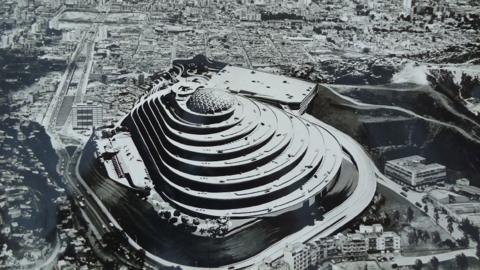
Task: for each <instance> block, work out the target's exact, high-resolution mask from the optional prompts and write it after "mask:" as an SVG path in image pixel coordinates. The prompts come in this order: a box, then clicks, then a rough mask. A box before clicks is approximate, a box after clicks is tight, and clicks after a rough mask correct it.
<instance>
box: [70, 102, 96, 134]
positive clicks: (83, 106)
mask: <svg viewBox="0 0 480 270" xmlns="http://www.w3.org/2000/svg"><path fill="white" fill-rule="evenodd" d="M72 123H73V129H77V130H78V129H89V128H92V127H94V126H95V127H98V126H101V125H103V107H102V105H101V104H95V103H93V102H87V103H78V104H75V105H73V107H72Z"/></svg>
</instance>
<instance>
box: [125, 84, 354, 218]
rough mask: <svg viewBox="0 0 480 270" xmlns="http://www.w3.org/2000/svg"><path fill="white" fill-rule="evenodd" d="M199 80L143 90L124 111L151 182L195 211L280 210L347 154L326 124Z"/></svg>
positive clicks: (302, 200) (325, 188)
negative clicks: (147, 90) (320, 124)
mask: <svg viewBox="0 0 480 270" xmlns="http://www.w3.org/2000/svg"><path fill="white" fill-rule="evenodd" d="M206 86H208V84H204V83H196V84H194V85H191V84H190V85H183V86H178V85H177V86H174V87H167V88H165V89H161V90H158V91H155V92H154V93H151V94H150V95H148V96H145V97H144V98H143V99H142V100H141V101H140V102H138V103H137V104H136V105H135V106H134V108H133V109H132V110H131V112H130V113H129V114H128V115H127V116H126V117H125V118H124V120H123V121H122V123H121V125H122V126H125V127H127V128H128V130H129V132H130V133H131V134H132V138H133V140H134V142H135V144H136V146H137V148H138V149H139V150H140V153H141V154H142V157H143V158H144V160H145V162H146V164H147V167H148V170H149V173H150V175H151V177H152V179H153V182H154V184H155V188H156V190H157V191H158V192H159V194H161V196H162V197H163V198H164V199H165V200H166V201H168V202H169V203H171V204H173V205H174V206H175V207H176V208H179V209H181V210H182V211H184V212H186V213H189V214H193V215H200V216H210V217H221V216H229V217H231V218H250V217H259V216H277V215H279V214H282V213H285V212H289V211H292V210H296V209H299V208H301V207H308V206H311V205H313V204H314V203H315V202H316V201H317V202H321V200H322V198H323V197H324V196H325V195H327V194H328V193H329V192H330V191H332V190H334V188H335V186H336V185H337V184H339V183H340V184H339V185H342V189H345V188H350V187H351V186H353V185H355V181H354V180H355V179H352V178H351V177H350V178H348V179H343V180H341V179H340V180H339V178H340V176H341V172H342V166H343V165H345V164H346V162H345V160H348V155H346V154H345V152H344V151H343V149H342V147H341V145H340V144H339V142H338V141H337V139H336V138H335V137H334V135H332V134H331V133H330V132H329V131H327V130H326V129H324V128H322V127H320V126H318V125H315V124H312V123H310V122H309V121H307V120H305V119H302V117H300V116H298V115H295V114H292V113H289V112H287V111H285V110H282V109H280V108H278V107H275V106H272V105H269V104H267V103H263V102H259V101H256V100H254V99H250V98H247V97H244V96H242V95H235V94H232V93H229V92H227V91H224V90H219V89H213V88H208V87H206Z"/></svg>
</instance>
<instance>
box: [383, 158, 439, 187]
mask: <svg viewBox="0 0 480 270" xmlns="http://www.w3.org/2000/svg"><path fill="white" fill-rule="evenodd" d="M385 174H386V175H387V176H389V177H390V178H392V179H393V180H395V181H397V182H400V183H403V184H407V185H409V186H413V187H419V186H426V185H430V184H434V183H437V182H442V181H445V180H446V178H447V168H446V167H445V166H443V165H440V164H438V163H430V164H427V163H426V159H425V158H424V157H421V156H417V155H415V156H410V157H404V158H399V159H394V160H389V161H387V163H386V164H385Z"/></svg>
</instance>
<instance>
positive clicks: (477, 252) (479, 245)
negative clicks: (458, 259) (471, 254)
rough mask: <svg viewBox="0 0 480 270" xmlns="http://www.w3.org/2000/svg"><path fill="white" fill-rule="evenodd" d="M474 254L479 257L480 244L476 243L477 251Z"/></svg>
mask: <svg viewBox="0 0 480 270" xmlns="http://www.w3.org/2000/svg"><path fill="white" fill-rule="evenodd" d="M475 255H477V257H478V258H480V244H477V251H476V253H475Z"/></svg>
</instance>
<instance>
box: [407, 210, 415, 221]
mask: <svg viewBox="0 0 480 270" xmlns="http://www.w3.org/2000/svg"><path fill="white" fill-rule="evenodd" d="M413 216H414V215H413V210H412V208H411V207H410V206H409V207H408V209H407V221H408V222H409V223H410V222H412V220H413Z"/></svg>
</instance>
